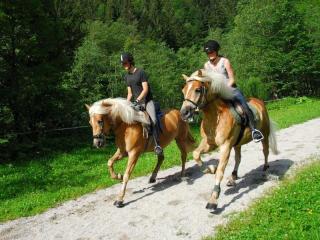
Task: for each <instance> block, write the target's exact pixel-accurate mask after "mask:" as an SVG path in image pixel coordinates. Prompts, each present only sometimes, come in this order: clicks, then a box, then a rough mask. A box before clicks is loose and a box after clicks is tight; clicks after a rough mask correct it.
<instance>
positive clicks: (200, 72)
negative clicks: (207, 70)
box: [198, 69, 202, 77]
mask: <svg viewBox="0 0 320 240" xmlns="http://www.w3.org/2000/svg"><path fill="white" fill-rule="evenodd" d="M198 76H199V77H202V71H201V69H199V70H198Z"/></svg>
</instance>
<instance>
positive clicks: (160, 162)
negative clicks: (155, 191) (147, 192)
mask: <svg viewBox="0 0 320 240" xmlns="http://www.w3.org/2000/svg"><path fill="white" fill-rule="evenodd" d="M163 160H164V156H163V154H161V155H159V156H158V162H157V165H156V167H155V168H154V170H153V172H152V175H151V177H150V179H149V183H154V182H155V181H156V177H157V174H158V172H159V169H160V167H161V164H162V162H163Z"/></svg>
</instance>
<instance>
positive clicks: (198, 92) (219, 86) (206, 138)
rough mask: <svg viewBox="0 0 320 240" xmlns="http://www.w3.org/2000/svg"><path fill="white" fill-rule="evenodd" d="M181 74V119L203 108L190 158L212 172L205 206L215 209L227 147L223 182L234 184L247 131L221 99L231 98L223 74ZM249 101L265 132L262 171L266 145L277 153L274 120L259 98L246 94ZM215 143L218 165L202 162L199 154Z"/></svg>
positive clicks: (231, 94) (230, 92)
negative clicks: (198, 135) (229, 170)
mask: <svg viewBox="0 0 320 240" xmlns="http://www.w3.org/2000/svg"><path fill="white" fill-rule="evenodd" d="M183 77H184V79H185V80H186V84H185V86H184V88H183V90H182V91H183V94H184V102H183V104H182V107H181V110H180V112H181V116H182V118H183V119H184V120H188V119H189V118H192V117H193V114H194V112H195V110H196V109H200V110H201V111H202V112H203V119H202V122H201V137H202V140H201V142H200V144H199V146H198V147H197V148H196V149H195V150H194V151H193V158H194V159H195V161H196V162H197V164H198V165H199V166H200V169H201V170H202V171H203V172H204V173H212V174H216V175H215V185H214V188H213V191H212V194H211V197H210V199H209V201H208V203H207V205H206V208H208V209H216V208H217V204H218V198H219V194H220V191H221V188H220V183H221V181H222V178H223V175H224V171H225V168H226V165H227V163H228V160H229V156H230V151H231V149H232V148H233V149H234V151H235V166H234V170H233V172H232V174H231V176H230V177H229V180H228V182H227V185H228V186H234V185H235V181H236V179H237V178H238V176H237V172H238V168H239V164H240V161H241V146H242V145H244V144H246V143H249V142H250V141H252V137H251V131H250V129H249V128H248V127H246V128H245V129H244V127H243V128H242V126H241V124H240V123H239V122H237V120H236V118H235V115H234V113H233V112H232V110H231V109H230V107H229V105H228V104H227V103H226V101H225V100H232V99H233V96H234V94H233V91H234V89H233V88H232V87H229V86H228V85H227V81H226V79H225V76H224V75H222V74H219V73H215V72H212V71H206V70H198V71H196V72H194V73H193V74H192V75H191V76H190V77H188V76H186V75H184V74H183ZM249 104H251V106H252V107H253V108H255V109H256V112H257V118H258V121H257V122H256V127H257V129H259V130H260V131H261V132H262V133H263V135H264V136H265V138H264V139H263V140H262V146H263V154H264V168H263V171H266V170H267V169H268V168H269V165H268V155H269V146H270V148H271V150H272V152H273V153H275V154H277V152H278V150H277V142H276V137H275V128H274V123H273V122H272V121H271V119H270V118H269V116H268V112H267V109H266V107H265V105H264V102H263V101H261V100H259V99H257V98H250V100H249ZM241 128H242V129H241ZM217 147H219V148H220V159H219V164H218V166H214V165H209V166H205V164H204V163H203V162H202V160H201V154H202V153H207V152H209V151H213V150H214V149H216V148H217Z"/></svg>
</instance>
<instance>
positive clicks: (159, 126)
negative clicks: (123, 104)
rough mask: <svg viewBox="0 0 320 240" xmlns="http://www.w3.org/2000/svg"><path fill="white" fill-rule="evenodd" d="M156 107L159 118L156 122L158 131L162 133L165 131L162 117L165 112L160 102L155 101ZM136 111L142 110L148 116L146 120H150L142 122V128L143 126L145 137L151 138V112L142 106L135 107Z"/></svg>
mask: <svg viewBox="0 0 320 240" xmlns="http://www.w3.org/2000/svg"><path fill="white" fill-rule="evenodd" d="M154 107H155V111H156V118H157V123H156V126H155V127H156V131H157V132H158V135H159V134H160V133H162V132H163V126H162V123H161V119H162V117H163V116H164V113H163V112H162V111H161V107H160V104H159V103H158V102H154ZM134 109H135V110H136V111H140V112H143V113H144V115H145V118H146V122H149V124H146V123H141V124H142V128H143V137H144V138H150V136H152V130H153V129H152V127H153V126H152V124H151V123H152V120H151V117H150V115H149V113H148V112H147V111H146V109H145V108H144V107H142V106H141V107H140V108H139V109H137V108H134Z"/></svg>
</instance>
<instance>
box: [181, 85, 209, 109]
mask: <svg viewBox="0 0 320 240" xmlns="http://www.w3.org/2000/svg"><path fill="white" fill-rule="evenodd" d="M192 81H198V80H196V79H190V80H188V81H187V83H188V82H192ZM201 83H202V86H201V88H200V98H199V100H198V102H194V101H192V100H190V99H188V98H185V99H184V101H187V102H190V103H192V104H193V105H194V106H195V108H196V110H199V109H202V108H204V107H205V106H206V105H207V102H208V101H207V89H206V87H205V86H204V83H203V82H201ZM200 100H201V101H200ZM199 101H200V103H199Z"/></svg>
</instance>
